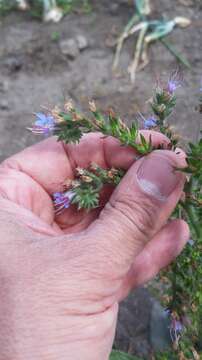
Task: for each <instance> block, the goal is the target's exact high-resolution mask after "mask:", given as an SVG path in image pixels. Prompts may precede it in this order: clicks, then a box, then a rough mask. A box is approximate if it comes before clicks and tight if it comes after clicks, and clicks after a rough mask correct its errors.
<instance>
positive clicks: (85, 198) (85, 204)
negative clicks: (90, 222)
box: [72, 185, 99, 211]
mask: <svg viewBox="0 0 202 360" xmlns="http://www.w3.org/2000/svg"><path fill="white" fill-rule="evenodd" d="M74 192H75V196H74V198H73V200H72V204H76V205H77V206H78V209H79V210H80V209H86V210H87V211H89V210H91V209H95V208H96V207H98V205H99V192H98V191H97V190H95V189H94V188H93V186H91V185H89V186H88V187H85V188H82V187H77V188H75V189H74Z"/></svg>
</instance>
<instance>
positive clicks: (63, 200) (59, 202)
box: [53, 191, 75, 215]
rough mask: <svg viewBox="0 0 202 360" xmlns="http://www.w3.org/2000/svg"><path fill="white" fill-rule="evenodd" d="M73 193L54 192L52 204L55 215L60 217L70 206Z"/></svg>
mask: <svg viewBox="0 0 202 360" xmlns="http://www.w3.org/2000/svg"><path fill="white" fill-rule="evenodd" d="M74 195H75V194H74V192H73V191H66V192H55V193H54V194H53V203H54V208H55V213H56V215H60V214H61V213H62V212H63V211H64V210H65V209H68V208H69V207H70V205H71V200H72V199H73V197H74Z"/></svg>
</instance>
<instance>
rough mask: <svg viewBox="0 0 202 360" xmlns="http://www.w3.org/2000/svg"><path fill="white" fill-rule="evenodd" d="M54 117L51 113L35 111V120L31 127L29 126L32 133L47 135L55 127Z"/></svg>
mask: <svg viewBox="0 0 202 360" xmlns="http://www.w3.org/2000/svg"><path fill="white" fill-rule="evenodd" d="M55 125H56V123H55V119H54V117H53V116H52V115H50V114H49V115H46V114H43V113H36V120H35V123H34V125H33V126H32V128H29V130H31V131H32V132H33V133H34V134H37V135H41V134H44V135H48V134H50V133H52V132H53V130H54V129H55Z"/></svg>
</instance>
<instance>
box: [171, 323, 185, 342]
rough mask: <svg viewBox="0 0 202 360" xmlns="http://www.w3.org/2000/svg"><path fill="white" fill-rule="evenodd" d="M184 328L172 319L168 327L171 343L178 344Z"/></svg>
mask: <svg viewBox="0 0 202 360" xmlns="http://www.w3.org/2000/svg"><path fill="white" fill-rule="evenodd" d="M183 329H184V327H183V324H182V323H181V321H179V320H176V319H174V318H173V319H172V320H171V325H170V337H171V340H172V342H177V343H178V342H179V339H180V337H181V334H182V331H183Z"/></svg>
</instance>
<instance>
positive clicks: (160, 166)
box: [137, 154, 183, 201]
mask: <svg viewBox="0 0 202 360" xmlns="http://www.w3.org/2000/svg"><path fill="white" fill-rule="evenodd" d="M182 177H183V175H182V174H181V173H180V172H179V171H177V170H175V169H174V166H173V163H172V160H171V159H169V157H164V156H160V155H154V154H151V155H148V156H147V157H145V159H144V160H143V162H142V164H141V165H140V167H139V169H138V171H137V180H138V184H139V186H140V187H141V189H142V190H143V191H144V192H145V193H147V194H149V195H151V196H154V197H155V198H157V199H158V200H160V201H165V200H166V199H167V198H168V197H169V195H170V194H171V193H172V192H173V191H174V190H175V188H176V187H177V185H178V184H179V182H180V181H181V180H182Z"/></svg>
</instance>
